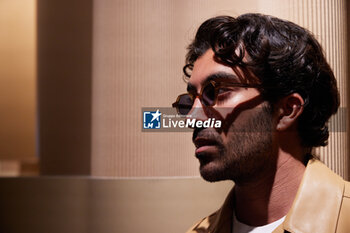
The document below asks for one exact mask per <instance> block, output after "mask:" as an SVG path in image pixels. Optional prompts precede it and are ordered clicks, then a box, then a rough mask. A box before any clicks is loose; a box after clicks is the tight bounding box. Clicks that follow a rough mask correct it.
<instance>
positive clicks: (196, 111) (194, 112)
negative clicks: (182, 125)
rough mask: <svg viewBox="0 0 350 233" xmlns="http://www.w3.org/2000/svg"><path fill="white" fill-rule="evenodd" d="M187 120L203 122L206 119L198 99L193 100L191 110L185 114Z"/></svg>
mask: <svg viewBox="0 0 350 233" xmlns="http://www.w3.org/2000/svg"><path fill="white" fill-rule="evenodd" d="M187 119H190V120H192V119H195V120H200V121H205V120H207V119H208V116H207V115H206V114H205V112H204V109H203V105H202V103H201V101H200V100H199V98H198V97H197V98H196V99H195V100H194V103H193V106H192V109H191V111H190V112H189V113H188V114H187Z"/></svg>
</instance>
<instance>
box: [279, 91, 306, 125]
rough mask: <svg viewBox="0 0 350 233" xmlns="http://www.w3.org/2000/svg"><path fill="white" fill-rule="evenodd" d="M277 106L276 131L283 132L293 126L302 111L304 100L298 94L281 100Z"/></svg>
mask: <svg viewBox="0 0 350 233" xmlns="http://www.w3.org/2000/svg"><path fill="white" fill-rule="evenodd" d="M276 106H277V109H276V110H277V114H278V119H277V125H276V130H277V131H284V130H287V129H289V128H290V127H291V126H292V125H294V124H295V123H296V122H297V120H298V117H299V116H300V115H301V113H302V112H303V111H304V99H303V98H302V97H301V96H300V94H298V93H293V94H290V95H288V96H286V97H284V98H282V99H281V100H280V101H278V103H277V104H276Z"/></svg>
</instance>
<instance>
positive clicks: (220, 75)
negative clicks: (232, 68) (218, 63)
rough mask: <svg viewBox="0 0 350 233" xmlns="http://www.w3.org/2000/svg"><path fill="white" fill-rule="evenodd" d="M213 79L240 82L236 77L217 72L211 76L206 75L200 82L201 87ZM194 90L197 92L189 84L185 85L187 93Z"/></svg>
mask: <svg viewBox="0 0 350 233" xmlns="http://www.w3.org/2000/svg"><path fill="white" fill-rule="evenodd" d="M215 79H226V80H232V81H234V82H240V81H239V78H238V77H237V75H235V74H231V73H226V72H222V71H221V72H217V73H213V74H210V75H208V76H207V77H206V78H205V79H204V80H203V81H202V82H201V84H202V85H203V83H205V82H208V81H211V80H215ZM196 90H197V88H196V87H195V86H194V85H192V84H191V83H187V92H193V91H196Z"/></svg>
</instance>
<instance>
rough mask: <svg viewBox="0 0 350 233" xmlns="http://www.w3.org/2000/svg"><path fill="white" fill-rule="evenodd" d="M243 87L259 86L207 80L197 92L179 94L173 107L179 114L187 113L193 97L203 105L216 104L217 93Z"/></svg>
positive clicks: (191, 105) (259, 86) (192, 102)
mask: <svg viewBox="0 0 350 233" xmlns="http://www.w3.org/2000/svg"><path fill="white" fill-rule="evenodd" d="M237 87H243V88H261V85H258V84H246V83H233V82H228V81H226V82H223V81H220V82H216V81H214V80H210V81H208V82H207V83H206V84H205V85H203V88H202V90H201V92H200V94H197V93H185V94H182V95H179V96H178V97H177V99H176V101H175V102H174V103H173V105H172V106H173V108H176V110H177V112H178V113H179V114H180V115H187V114H188V113H189V112H190V111H191V109H192V107H193V104H194V101H195V99H196V98H197V97H198V98H199V100H200V101H201V103H202V105H203V106H214V105H215V104H216V101H217V98H218V95H219V94H221V93H223V92H226V91H227V90H230V89H231V90H232V89H233V88H237Z"/></svg>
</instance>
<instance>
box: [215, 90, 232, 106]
mask: <svg viewBox="0 0 350 233" xmlns="http://www.w3.org/2000/svg"><path fill="white" fill-rule="evenodd" d="M232 91H233V90H232V89H231V88H230V89H227V88H220V89H219V90H218V95H217V103H218V104H222V103H224V102H225V101H226V100H228V99H229V98H230V97H231V95H232Z"/></svg>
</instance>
